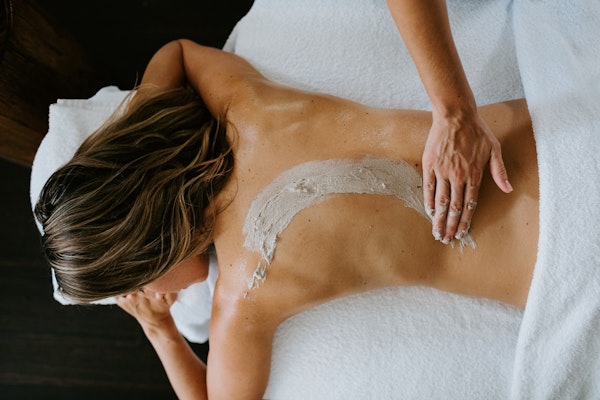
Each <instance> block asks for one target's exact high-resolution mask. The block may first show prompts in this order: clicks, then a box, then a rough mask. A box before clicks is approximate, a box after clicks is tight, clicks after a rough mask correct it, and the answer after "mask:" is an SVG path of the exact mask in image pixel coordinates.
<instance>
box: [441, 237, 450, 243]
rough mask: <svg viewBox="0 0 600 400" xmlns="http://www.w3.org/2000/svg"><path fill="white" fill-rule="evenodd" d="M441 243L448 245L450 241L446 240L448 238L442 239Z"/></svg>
mask: <svg viewBox="0 0 600 400" xmlns="http://www.w3.org/2000/svg"><path fill="white" fill-rule="evenodd" d="M442 243H444V244H450V239H448V238H444V239H443V240H442Z"/></svg>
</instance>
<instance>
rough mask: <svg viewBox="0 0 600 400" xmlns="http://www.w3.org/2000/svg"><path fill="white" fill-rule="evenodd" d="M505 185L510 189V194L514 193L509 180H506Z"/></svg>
mask: <svg viewBox="0 0 600 400" xmlns="http://www.w3.org/2000/svg"><path fill="white" fill-rule="evenodd" d="M504 183H505V184H506V186H507V187H508V191H509V192H512V191H513V187H512V185H511V184H510V182H509V181H508V179H507V180H505V181H504Z"/></svg>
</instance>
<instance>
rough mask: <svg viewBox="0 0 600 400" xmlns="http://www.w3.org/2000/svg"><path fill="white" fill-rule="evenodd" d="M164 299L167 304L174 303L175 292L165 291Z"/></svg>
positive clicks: (175, 298)
mask: <svg viewBox="0 0 600 400" xmlns="http://www.w3.org/2000/svg"><path fill="white" fill-rule="evenodd" d="M164 299H165V303H167V304H168V305H171V304H173V303H175V301H176V300H177V292H174V293H167V294H166V295H165V297H164Z"/></svg>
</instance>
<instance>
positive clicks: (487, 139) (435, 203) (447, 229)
mask: <svg viewBox="0 0 600 400" xmlns="http://www.w3.org/2000/svg"><path fill="white" fill-rule="evenodd" d="M488 161H489V163H490V170H491V173H492V177H493V178H494V181H495V182H496V184H497V185H498V187H499V188H500V189H501V190H502V191H504V192H506V193H509V192H510V191H512V187H511V186H510V183H509V181H508V175H507V173H506V168H505V167H504V162H503V160H502V153H501V149H500V143H499V142H498V140H497V139H496V137H495V136H494V134H493V133H492V131H491V130H490V128H489V127H488V126H487V124H486V123H485V122H484V121H483V119H481V118H480V117H479V115H477V113H476V111H475V112H473V113H471V114H469V115H467V116H464V114H456V113H455V114H453V115H450V116H444V117H439V116H437V115H436V113H435V111H434V114H433V124H432V127H431V130H430V132H429V136H428V139H427V143H426V145H425V151H424V153H423V197H424V202H425V208H426V211H427V213H428V214H429V215H430V216H431V217H432V220H433V221H432V222H433V228H432V233H433V236H434V237H435V239H437V240H440V241H442V242H443V243H446V244H447V243H450V241H452V240H453V239H455V238H456V239H461V238H462V237H463V236H464V235H465V234H466V233H467V232H468V231H469V227H470V225H471V219H472V217H473V213H474V212H475V208H476V206H477V199H478V193H479V187H480V185H481V179H482V176H483V171H484V169H485V168H486V165H487V163H488Z"/></svg>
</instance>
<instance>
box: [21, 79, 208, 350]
mask: <svg viewBox="0 0 600 400" xmlns="http://www.w3.org/2000/svg"><path fill="white" fill-rule="evenodd" d="M128 93H129V92H128V91H123V90H119V89H118V88H116V87H114V86H111V87H106V88H103V89H101V90H100V91H99V92H98V93H97V94H96V95H95V96H93V97H92V98H90V99H86V100H62V99H61V100H58V102H57V103H56V104H53V105H51V106H50V116H49V118H50V119H49V128H48V133H47V134H46V136H45V137H44V139H43V140H42V143H41V144H40V147H39V149H38V151H37V153H36V156H35V159H34V161H33V167H32V169H31V183H30V200H31V206H32V208H33V207H34V206H35V203H37V200H38V198H39V194H40V192H41V190H42V188H43V186H44V184H45V183H46V181H47V180H48V178H49V177H50V175H52V173H53V172H54V171H56V170H57V169H58V168H59V167H61V166H62V165H64V164H65V163H66V162H67V161H69V160H70V159H71V157H73V154H75V151H76V150H77V148H78V147H79V146H80V145H81V143H82V142H83V141H84V140H85V139H86V138H87V137H88V136H89V135H90V134H91V133H93V132H94V131H95V130H96V129H98V128H99V127H100V126H101V125H102V124H103V123H104V122H105V121H106V120H107V119H108V117H109V116H110V115H111V114H112V113H113V112H114V111H115V109H116V108H117V107H118V106H119V104H121V102H122V101H123V100H124V99H125V97H126V95H127V94H128ZM38 229H40V232H42V229H41V226H40V225H39V224H38ZM217 275H218V268H217V260H216V256H215V255H214V254H211V256H210V268H209V276H208V278H207V280H206V282H200V283H196V284H194V285H192V286H190V287H189V288H187V289H185V290H182V291H181V292H180V293H179V295H178V297H177V301H176V302H175V303H174V304H173V306H172V308H171V311H172V314H173V318H174V319H175V323H176V325H177V327H178V328H179V330H180V331H181V333H182V334H183V335H184V336H185V337H186V338H187V339H188V340H190V341H192V342H197V343H202V342H206V340H207V339H208V326H209V319H210V309H211V303H212V294H213V292H214V283H215V281H216V279H217ZM52 283H53V287H54V298H55V299H56V300H57V301H58V302H60V303H61V304H73V303H72V301H70V300H69V299H68V298H65V297H64V296H62V295H61V293H60V291H58V290H57V285H56V280H55V279H54V274H52ZM114 303H115V301H114V299H112V298H109V299H104V300H100V301H98V302H96V304H114Z"/></svg>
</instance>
